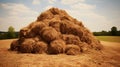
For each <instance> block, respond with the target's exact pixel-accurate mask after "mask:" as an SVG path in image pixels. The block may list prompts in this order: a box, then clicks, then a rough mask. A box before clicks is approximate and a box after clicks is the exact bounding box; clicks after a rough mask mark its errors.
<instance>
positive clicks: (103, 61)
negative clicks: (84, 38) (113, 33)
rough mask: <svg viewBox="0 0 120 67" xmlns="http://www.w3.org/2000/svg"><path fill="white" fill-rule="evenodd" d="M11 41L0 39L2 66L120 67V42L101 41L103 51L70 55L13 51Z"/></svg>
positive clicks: (0, 61) (0, 62)
mask: <svg viewBox="0 0 120 67" xmlns="http://www.w3.org/2000/svg"><path fill="white" fill-rule="evenodd" d="M11 41H12V40H0V67H120V58H119V57H120V46H119V45H120V43H114V42H105V41H101V43H102V44H103V46H104V49H103V50H102V51H99V52H96V51H94V50H91V51H89V52H87V53H85V54H81V55H77V56H70V55H65V54H58V55H46V54H21V53H17V52H13V51H10V50H8V49H9V46H10V43H11Z"/></svg>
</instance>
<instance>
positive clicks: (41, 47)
mask: <svg viewBox="0 0 120 67" xmlns="http://www.w3.org/2000/svg"><path fill="white" fill-rule="evenodd" d="M47 46H48V45H47V44H46V43H45V42H42V41H39V42H37V43H36V44H35V45H34V46H33V53H39V54H42V53H46V52H47Z"/></svg>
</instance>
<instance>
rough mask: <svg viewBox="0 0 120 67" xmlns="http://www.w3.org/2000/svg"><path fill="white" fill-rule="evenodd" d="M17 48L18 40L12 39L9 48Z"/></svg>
mask: <svg viewBox="0 0 120 67" xmlns="http://www.w3.org/2000/svg"><path fill="white" fill-rule="evenodd" d="M18 48H19V42H18V40H14V41H12V43H11V45H10V49H11V50H13V51H17V50H18Z"/></svg>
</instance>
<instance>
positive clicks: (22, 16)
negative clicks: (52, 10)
mask: <svg viewBox="0 0 120 67" xmlns="http://www.w3.org/2000/svg"><path fill="white" fill-rule="evenodd" d="M1 7H2V8H3V9H4V10H6V11H7V13H8V15H7V16H5V17H0V22H2V23H1V26H4V27H1V28H3V30H5V31H6V29H7V28H8V27H9V26H14V27H15V28H16V30H17V31H18V30H19V29H20V28H22V27H24V26H26V25H28V24H29V23H31V21H35V20H36V17H37V16H38V15H39V14H38V12H36V11H34V10H32V9H30V8H28V7H27V6H25V5H23V4H15V3H2V4H1Z"/></svg>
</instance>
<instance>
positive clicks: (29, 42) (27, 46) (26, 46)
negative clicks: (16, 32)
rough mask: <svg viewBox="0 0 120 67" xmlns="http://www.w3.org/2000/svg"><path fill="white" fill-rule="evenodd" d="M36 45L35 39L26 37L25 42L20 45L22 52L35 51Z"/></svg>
mask: <svg viewBox="0 0 120 67" xmlns="http://www.w3.org/2000/svg"><path fill="white" fill-rule="evenodd" d="M34 45H35V41H34V40H33V39H32V38H30V39H25V40H24V42H23V43H22V44H21V45H20V50H19V51H20V52H22V53H31V52H32V51H33V46H34Z"/></svg>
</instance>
